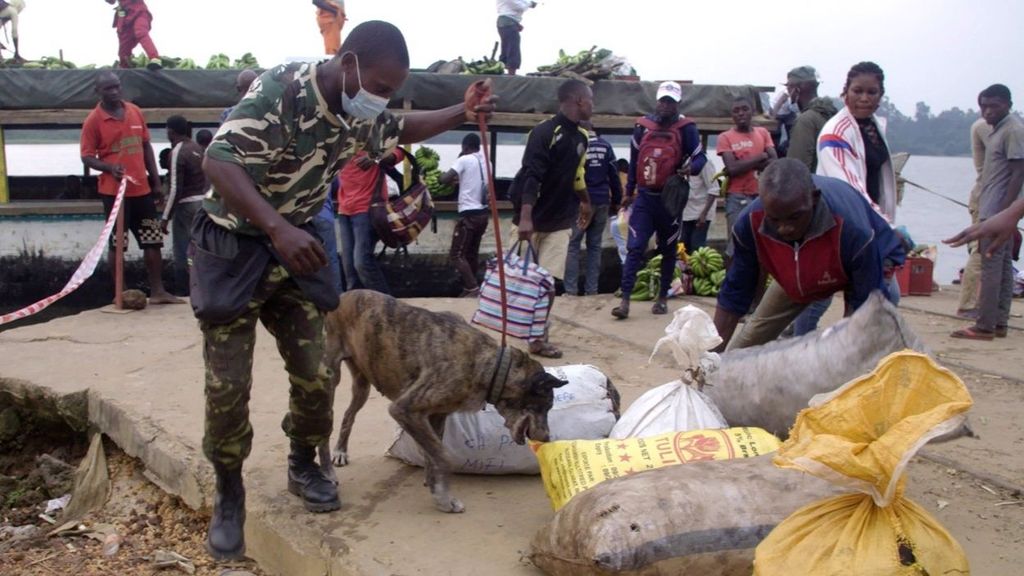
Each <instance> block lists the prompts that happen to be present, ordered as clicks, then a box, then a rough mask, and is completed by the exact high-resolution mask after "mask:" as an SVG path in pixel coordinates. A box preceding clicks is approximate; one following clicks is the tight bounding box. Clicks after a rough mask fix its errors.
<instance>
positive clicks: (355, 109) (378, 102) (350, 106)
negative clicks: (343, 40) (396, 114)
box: [341, 52, 388, 120]
mask: <svg viewBox="0 0 1024 576" xmlns="http://www.w3.org/2000/svg"><path fill="white" fill-rule="evenodd" d="M349 54H352V56H354V57H355V59H356V79H357V80H358V81H359V92H357V93H356V96H355V98H349V97H348V94H346V93H345V73H344V72H342V74H341V86H342V89H341V107H342V109H343V110H345V113H346V114H349V115H350V116H353V117H355V118H359V119H360V120H373V119H374V118H376V117H377V116H380V113H381V112H383V111H384V110H385V109H386V108H387V107H388V99H387V98H385V97H384V96H377V95H376V94H373V93H372V92H370V91H369V90H367V89H365V88H363V78H362V75H361V74H360V73H359V56H357V55H356V54H355V53H353V52H349Z"/></svg>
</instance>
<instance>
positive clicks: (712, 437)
mask: <svg viewBox="0 0 1024 576" xmlns="http://www.w3.org/2000/svg"><path fill="white" fill-rule="evenodd" d="M779 445H780V442H779V439H778V438H776V437H775V436H773V435H771V434H769V433H768V432H765V431H764V430H761V429H760V428H726V429H724V430H692V431H689V432H669V433H667V434H659V435H657V436H648V437H646V438H624V439H621V440H614V439H608V440H569V441H560V442H547V443H540V442H531V443H530V447H531V448H533V451H534V453H535V454H536V455H537V460H538V461H539V462H540V474H541V477H542V479H543V481H544V489H545V491H547V494H548V497H549V498H550V499H551V505H552V506H553V507H554V509H555V510H558V509H559V508H561V507H562V506H564V505H565V504H566V502H568V501H569V500H570V499H571V498H572V497H573V496H575V495H576V494H579V493H580V492H583V491H584V490H586V489H588V488H591V487H593V486H595V485H597V484H600V483H601V482H604V481H605V480H611V479H612V478H619V477H620V476H629V475H632V474H636V473H638V472H643V471H644V470H653V469H655V468H662V467H665V466H674V465H676V464H686V463H688V462H702V461H709V460H729V459H732V458H750V457H752V456H760V455H762V454H768V453H770V452H774V451H775V450H777V449H778V448H779Z"/></svg>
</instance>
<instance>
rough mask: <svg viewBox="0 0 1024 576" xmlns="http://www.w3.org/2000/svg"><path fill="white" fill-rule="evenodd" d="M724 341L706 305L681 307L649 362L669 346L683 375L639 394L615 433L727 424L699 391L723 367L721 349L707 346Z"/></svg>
mask: <svg viewBox="0 0 1024 576" xmlns="http://www.w3.org/2000/svg"><path fill="white" fill-rule="evenodd" d="M721 342H722V339H721V338H720V337H719V336H718V331H717V330H715V324H714V322H712V320H711V318H710V317H709V316H708V315H707V313H705V312H704V311H703V310H701V309H700V308H697V307H696V306H692V305H687V306H684V307H682V308H680V309H678V310H676V312H675V315H674V316H673V318H672V322H670V323H669V325H668V326H667V327H666V328H665V336H664V337H662V338H661V339H660V340H658V343H657V344H655V345H654V351H653V352H651V357H650V358H649V359H648V362H650V361H651V360H653V359H654V357H655V355H657V353H658V351H659V350H662V349H667V350H669V351H670V352H671V353H672V357H673V358H674V359H675V361H676V364H677V365H678V366H679V368H680V369H682V370H683V378H682V379H680V380H675V381H673V382H669V383H668V384H664V385H662V386H658V387H657V388H654V389H653V390H648V391H647V392H645V393H644V394H643V395H642V396H640V397H639V398H637V399H636V401H635V402H633V404H631V405H630V407H629V409H628V410H626V412H625V413H624V414H623V415H622V418H620V419H619V421H618V422H617V423H616V424H615V427H614V428H612V432H611V434H610V437H611V438H635V437H643V436H653V435H655V434H664V433H666V432H680V431H685V430H704V429H711V428H725V427H726V426H728V424H727V423H726V421H725V418H723V417H722V413H721V412H719V410H718V408H717V407H716V406H715V403H714V402H713V401H712V400H711V399H710V398H709V397H708V396H706V395H705V394H704V393H702V392H700V391H699V390H698V388H699V387H700V386H702V385H703V383H704V379H705V376H706V375H707V374H710V373H712V372H714V371H715V370H717V368H718V362H719V358H718V354H715V353H714V352H708V351H707V350H710V349H711V348H714V347H715V346H718V345H719V344H720V343H721ZM694 385H695V386H696V387H695V386H694Z"/></svg>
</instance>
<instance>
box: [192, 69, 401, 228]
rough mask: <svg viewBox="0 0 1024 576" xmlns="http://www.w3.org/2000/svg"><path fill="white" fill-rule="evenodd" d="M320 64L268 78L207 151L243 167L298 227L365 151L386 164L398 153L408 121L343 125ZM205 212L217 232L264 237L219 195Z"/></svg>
mask: <svg viewBox="0 0 1024 576" xmlns="http://www.w3.org/2000/svg"><path fill="white" fill-rule="evenodd" d="M317 66H318V65H317V64H310V63H305V62H297V63H293V64H285V65H282V66H278V67H276V68H273V69H271V70H268V71H266V72H264V73H263V74H262V75H261V76H260V77H259V78H258V79H256V81H255V82H254V83H253V85H252V88H251V89H250V90H249V92H248V93H247V94H246V95H245V97H244V98H243V99H242V101H241V102H239V103H238V105H237V106H236V107H235V109H234V110H233V111H232V112H231V115H230V116H229V117H228V118H227V120H226V121H225V122H224V123H223V124H222V125H221V127H220V130H218V131H217V135H216V136H214V138H213V142H212V143H211V144H210V146H209V148H208V149H207V151H206V154H207V156H208V157H210V158H212V159H214V160H222V161H224V162H231V163H233V164H238V165H239V166H241V167H243V168H244V169H245V171H246V172H248V173H249V176H250V177H251V178H252V180H253V182H254V183H255V184H256V189H257V190H259V192H260V194H262V195H263V197H264V199H266V201H267V202H269V203H270V204H271V205H272V206H273V207H274V208H275V209H276V210H277V211H278V212H279V213H280V214H281V215H282V216H284V218H285V219H286V220H288V222H290V223H292V224H294V225H296V226H298V225H301V224H304V223H305V222H307V221H308V220H309V219H310V218H312V217H313V216H315V215H316V214H317V213H318V212H320V208H321V207H322V206H323V203H324V200H325V199H326V197H327V190H328V188H329V187H330V183H331V181H332V180H333V179H334V177H335V175H336V174H337V173H338V171H339V170H341V168H342V166H343V165H344V164H345V161H346V160H348V159H349V158H351V157H352V156H354V155H355V154H356V153H357V152H359V151H360V150H366V151H367V152H368V153H369V154H370V156H371V157H379V156H381V155H383V154H385V153H387V152H390V151H391V150H393V149H394V148H395V147H396V146H397V145H398V137H399V135H400V134H401V131H402V120H401V118H398V117H396V116H394V115H392V114H391V113H389V112H384V113H383V114H381V115H380V116H379V117H377V119H376V120H358V119H355V118H340V117H338V116H337V115H335V114H334V113H332V112H331V111H330V110H328V108H327V101H326V100H324V97H323V95H322V94H321V93H320V88H319V87H318V86H317V83H316V72H317ZM203 207H204V208H205V210H206V212H207V213H208V214H209V215H210V218H211V219H213V221H214V222H216V223H217V224H219V225H221V226H223V227H225V228H227V229H229V230H234V231H236V232H238V233H242V234H253V235H257V234H261V233H262V232H261V231H260V230H259V229H258V228H256V227H255V226H253V225H252V224H251V223H249V222H248V221H246V220H245V219H244V218H242V217H241V216H239V215H237V214H234V213H232V212H231V211H230V210H229V209H228V208H227V206H226V205H225V203H224V199H223V198H222V196H221V195H220V194H219V193H218V191H217V188H216V187H214V188H213V189H212V190H211V191H210V192H209V193H208V194H207V197H206V200H205V201H204V202H203Z"/></svg>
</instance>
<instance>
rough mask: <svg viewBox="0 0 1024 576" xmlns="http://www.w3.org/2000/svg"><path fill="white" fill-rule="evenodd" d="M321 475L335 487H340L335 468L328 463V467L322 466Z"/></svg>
mask: <svg viewBox="0 0 1024 576" xmlns="http://www.w3.org/2000/svg"><path fill="white" fill-rule="evenodd" d="M320 473H321V474H323V475H324V478H326V479H328V480H330V481H331V482H333V483H334V485H335V486H337V485H338V475H337V474H336V473H335V472H334V466H331V465H330V463H328V464H327V465H326V466H325V465H323V464H321V465H320Z"/></svg>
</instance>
